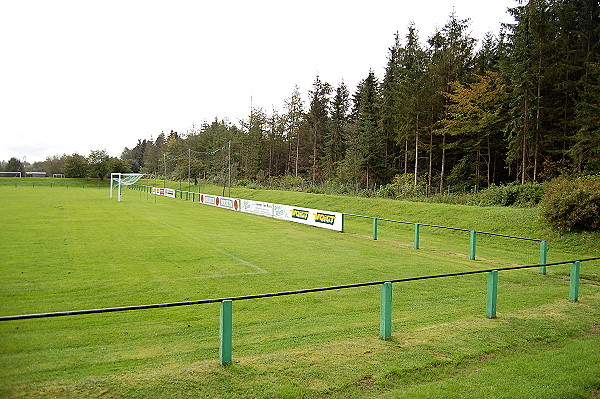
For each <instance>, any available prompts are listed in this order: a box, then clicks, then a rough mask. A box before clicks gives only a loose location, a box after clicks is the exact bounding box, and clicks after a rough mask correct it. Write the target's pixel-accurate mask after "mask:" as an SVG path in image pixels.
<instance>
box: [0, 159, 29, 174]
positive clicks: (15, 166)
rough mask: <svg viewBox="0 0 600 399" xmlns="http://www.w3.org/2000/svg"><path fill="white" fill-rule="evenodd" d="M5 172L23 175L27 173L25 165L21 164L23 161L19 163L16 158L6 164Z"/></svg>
mask: <svg viewBox="0 0 600 399" xmlns="http://www.w3.org/2000/svg"><path fill="white" fill-rule="evenodd" d="M4 171H5V172H21V174H23V172H25V168H24V166H23V164H22V163H21V161H19V160H18V159H17V158H15V157H12V158H11V159H9V160H8V162H7V163H6V167H5V168H4Z"/></svg>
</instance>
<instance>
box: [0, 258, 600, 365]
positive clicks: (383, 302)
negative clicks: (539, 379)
mask: <svg viewBox="0 0 600 399" xmlns="http://www.w3.org/2000/svg"><path fill="white" fill-rule="evenodd" d="M599 259H600V257H596V258H587V259H579V260H573V261H566V262H556V263H549V264H547V265H545V266H555V265H564V264H571V273H570V281H569V300H570V301H571V302H577V301H578V300H579V279H580V269H581V263H582V262H587V261H594V260H599ZM539 266H540V265H527V266H512V267H500V268H495V269H484V270H473V271H467V272H458V273H446V274H435V275H429V276H420V277H408V278H399V279H393V280H383V281H373V282H367V283H357V284H347V285H337V286H330V287H320V288H309V289H303V290H295V291H283V292H274V293H268V294H256V295H244V296H237V297H227V298H214V299H202V300H196V301H185V302H171V303H160V304H152V305H137V306H122V307H116V308H101V309H87V310H71V311H66V312H53V313H36V314H25V315H15V316H2V317H0V322H5V321H14V320H24V319H37V318H46V317H59V316H74V315H84V314H94V313H109V312H123V311H127V310H143V309H156V308H165V307H176V306H188V305H201V304H208V303H220V304H221V308H220V317H219V326H220V328H219V360H220V362H221V364H222V365H228V364H231V362H232V353H233V302H234V301H240V300H247V299H260V298H270V297H276V296H285V295H297V294H307V293H315V292H323V291H333V290H341V289H348V288H358V287H367V286H374V285H380V286H381V288H380V311H379V337H380V338H381V339H384V340H388V339H390V338H391V337H392V283H403V282H409V281H418V280H428V279H435V278H447V277H459V276H466V275H470V274H480V273H487V275H488V278H487V293H486V317H487V318H489V319H495V318H496V305H497V298H498V273H499V272H500V271H509V270H520V269H529V268H534V267H539Z"/></svg>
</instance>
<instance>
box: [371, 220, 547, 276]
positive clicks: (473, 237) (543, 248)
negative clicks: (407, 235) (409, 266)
mask: <svg viewBox="0 0 600 399" xmlns="http://www.w3.org/2000/svg"><path fill="white" fill-rule="evenodd" d="M372 219H373V240H377V237H378V220H379V219H378V218H372ZM407 224H409V223H407ZM413 225H414V227H415V240H414V245H413V247H414V249H419V244H420V234H421V224H419V223H413ZM469 233H470V234H469V239H470V243H469V244H470V245H469V259H470V260H475V255H476V252H477V231H474V230H471V231H469ZM535 241H539V243H540V263H539V264H540V265H545V264H546V263H548V262H547V259H548V241H545V240H535ZM540 274H546V266H540Z"/></svg>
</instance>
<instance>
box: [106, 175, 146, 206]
mask: <svg viewBox="0 0 600 399" xmlns="http://www.w3.org/2000/svg"><path fill="white" fill-rule="evenodd" d="M143 176H144V174H143V173H111V174H110V198H112V197H113V187H114V185H115V184H118V187H119V188H118V190H117V201H118V202H121V186H130V185H132V184H135V183H136V182H137V181H138V180H140V179H141V178H142V177H143ZM115 182H116V183H115Z"/></svg>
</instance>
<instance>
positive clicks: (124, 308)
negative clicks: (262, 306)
mask: <svg viewBox="0 0 600 399" xmlns="http://www.w3.org/2000/svg"><path fill="white" fill-rule="evenodd" d="M593 260H600V257H596V258H587V259H578V260H571V261H565V262H555V263H548V264H545V265H543V266H556V265H565V264H571V263H574V262H588V261H593ZM540 266H542V265H525V266H507V267H497V268H493V269H481V270H470V271H466V272H456V273H444V274H433V275H428V276H418V277H405V278H398V279H391V280H390V279H388V280H381V281H370V282H366V283H354V284H344V285H334V286H329V287H318V288H306V289H300V290H291V291H280V292H272V293H266V294H254V295H241V296H232V297H223V298H212V299H200V300H196V301H183V302H167V303H159V304H150V305H135V306H119V307H113V308H99V309H86V310H70V311H65V312H50V313H33V314H25V315H14V316H0V321H9V320H23V319H38V318H45V317H59V316H75V315H84V314H94V313H109V312H123V311H127V310H143V309H157V308H168V307H176V306H189V305H202V304H208V303H220V302H223V301H241V300H247V299H260V298H271V297H277V296H286V295H297V294H308V293H313V292H323V291H333V290H341V289H348V288H359V287H368V286H373V285H380V284H383V283H386V282H389V283H402V282H408V281H418V280H429V279H435V278H446V277H458V276H466V275H470V274H480V273H489V272H491V271H494V270H495V271H507V270H520V269H530V268H534V267H540Z"/></svg>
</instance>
